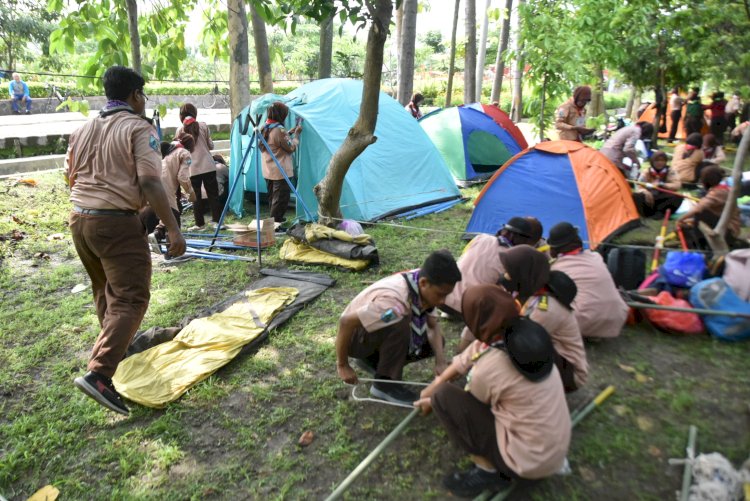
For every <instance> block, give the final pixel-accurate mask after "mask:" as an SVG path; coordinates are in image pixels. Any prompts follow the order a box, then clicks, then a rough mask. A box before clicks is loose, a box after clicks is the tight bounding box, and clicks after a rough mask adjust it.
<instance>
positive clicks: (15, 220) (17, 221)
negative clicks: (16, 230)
mask: <svg viewBox="0 0 750 501" xmlns="http://www.w3.org/2000/svg"><path fill="white" fill-rule="evenodd" d="M10 218H11V220H12V221H13V222H14V223H16V224H26V221H24V220H23V219H21V218H20V217H18V216H14V215H11V216H10Z"/></svg>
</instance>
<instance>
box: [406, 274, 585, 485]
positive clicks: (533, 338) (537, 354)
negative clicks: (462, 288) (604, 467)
mask: <svg viewBox="0 0 750 501" xmlns="http://www.w3.org/2000/svg"><path fill="white" fill-rule="evenodd" d="M463 311H464V316H465V317H466V322H467V323H468V325H469V327H470V328H471V330H472V332H475V333H476V335H477V340H476V341H474V342H473V343H472V344H471V345H470V346H469V347H468V348H467V349H466V350H465V351H464V352H462V353H461V354H460V355H457V356H456V357H454V358H453V363H451V365H450V367H448V368H447V369H446V370H445V371H444V372H443V373H442V374H441V375H439V376H438V377H437V378H435V380H434V381H433V382H432V383H431V384H430V385H429V386H428V387H427V388H425V389H424V390H423V391H422V393H421V395H420V399H419V400H418V401H417V402H415V406H416V407H420V408H421V409H422V412H423V413H429V412H430V410H432V409H434V410H435V414H436V416H437V418H438V420H439V421H440V423H441V424H442V425H443V427H444V428H445V430H446V432H447V433H448V436H449V437H450V438H451V441H452V442H453V443H454V444H456V445H457V446H458V447H460V448H461V449H463V450H465V451H466V452H468V453H469V455H470V458H471V460H472V462H473V463H474V466H473V467H472V468H470V469H469V470H468V471H465V472H455V473H451V474H449V475H448V476H446V477H445V479H444V481H443V484H444V485H445V487H446V488H447V489H448V490H450V491H451V492H452V493H453V494H454V495H456V496H460V497H474V496H477V495H479V494H480V493H481V492H482V491H483V490H484V489H490V490H500V489H502V488H505V487H507V486H508V485H509V483H510V481H511V480H512V479H516V478H527V479H538V478H543V477H546V476H549V475H552V474H553V473H555V472H557V471H559V470H560V469H561V468H562V466H563V464H564V462H565V456H566V455H567V452H568V446H569V445H570V436H571V430H570V416H569V414H568V406H567V403H566V401H565V393H564V391H563V385H562V380H561V379H560V374H559V372H558V370H557V368H556V367H555V364H554V357H555V349H554V347H553V345H552V341H551V340H550V336H549V334H547V332H546V331H545V330H544V328H543V327H542V326H541V325H539V324H537V323H536V322H534V321H533V320H529V319H528V318H519V317H518V310H517V308H516V305H515V304H514V300H513V298H512V297H511V295H510V294H508V293H507V292H506V291H505V290H503V288H502V287H499V286H496V285H480V286H477V287H473V288H470V289H469V290H467V291H466V293H465V294H464V296H463ZM462 374H466V381H467V383H466V387H465V388H464V389H462V388H460V387H459V386H456V385H454V384H451V383H450V382H449V381H451V380H453V379H455V378H456V377H458V376H459V375H462Z"/></svg>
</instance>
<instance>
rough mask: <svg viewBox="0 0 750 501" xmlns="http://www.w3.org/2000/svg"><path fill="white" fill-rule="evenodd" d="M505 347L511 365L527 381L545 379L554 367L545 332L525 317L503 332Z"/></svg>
mask: <svg viewBox="0 0 750 501" xmlns="http://www.w3.org/2000/svg"><path fill="white" fill-rule="evenodd" d="M505 347H506V349H507V351H508V356H509V357H510V360H511V362H513V365H514V366H515V367H516V369H518V372H520V373H521V375H523V376H524V377H525V378H526V379H528V380H529V381H533V382H537V381H541V380H543V379H545V378H546V377H547V376H549V374H550V372H552V367H553V366H554V365H555V348H554V346H552V339H551V338H550V337H549V334H548V333H547V331H546V330H545V329H544V327H542V326H541V325H539V324H538V323H536V322H534V321H533V320H531V319H529V318H526V317H519V318H517V319H515V320H514V321H513V323H512V324H511V326H510V327H509V328H508V330H507V331H506V332H505Z"/></svg>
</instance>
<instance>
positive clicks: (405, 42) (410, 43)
mask: <svg viewBox="0 0 750 501" xmlns="http://www.w3.org/2000/svg"><path fill="white" fill-rule="evenodd" d="M417 4H418V2H417V0H404V2H403V3H402V4H401V10H403V19H402V20H401V46H400V47H399V50H398V67H399V80H398V101H399V102H400V103H401V104H402V105H403V106H406V105H407V104H409V100H410V99H411V94H412V91H413V89H414V49H415V47H416V43H417Z"/></svg>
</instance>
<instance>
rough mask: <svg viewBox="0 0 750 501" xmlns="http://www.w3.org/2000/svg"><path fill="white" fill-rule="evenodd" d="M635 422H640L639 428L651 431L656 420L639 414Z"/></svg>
mask: <svg viewBox="0 0 750 501" xmlns="http://www.w3.org/2000/svg"><path fill="white" fill-rule="evenodd" d="M635 422H636V423H637V424H638V428H640V429H641V430H642V431H651V430H653V429H654V421H653V420H652V419H651V418H647V417H645V416H638V417H637V418H635Z"/></svg>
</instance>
